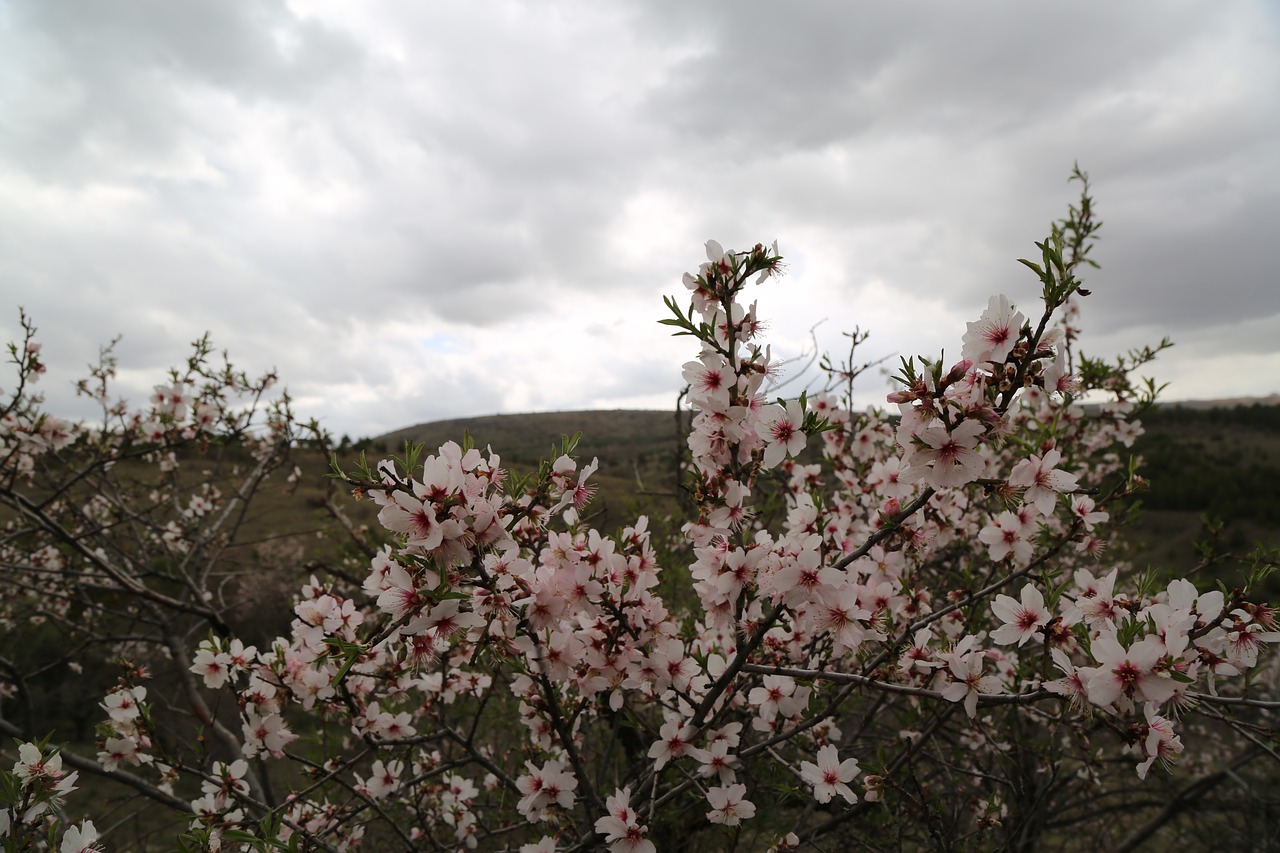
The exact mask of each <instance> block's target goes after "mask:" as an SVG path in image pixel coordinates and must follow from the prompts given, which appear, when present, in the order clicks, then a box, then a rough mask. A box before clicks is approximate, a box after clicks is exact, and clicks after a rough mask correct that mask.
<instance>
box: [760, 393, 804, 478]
mask: <svg viewBox="0 0 1280 853" xmlns="http://www.w3.org/2000/svg"><path fill="white" fill-rule="evenodd" d="M803 424H804V413H803V412H801V411H800V404H799V403H797V402H796V401H795V400H792V401H790V402H788V403H787V405H786V408H785V409H784V408H783V407H782V406H778V405H773V406H765V407H764V409H762V410H761V412H760V417H759V419H758V420H757V421H756V432H758V433H759V434H760V436H761V437H762V438H763V439H764V441H765V451H764V461H763V462H762V464H763V465H764V467H765V468H773V467H775V466H776V465H777V464H778V463H779V462H781V461H782V460H783V458H784V457H786V456H795V455H796V454H797V453H799V452H800V451H802V450H804V446H805V442H806V437H805V434H804V431H803V430H802V429H801V428H800V427H801V426H802V425H803Z"/></svg>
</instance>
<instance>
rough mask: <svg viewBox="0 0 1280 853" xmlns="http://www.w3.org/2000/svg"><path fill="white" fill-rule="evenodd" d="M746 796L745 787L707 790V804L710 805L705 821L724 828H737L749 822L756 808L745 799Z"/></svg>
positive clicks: (731, 786) (728, 786)
mask: <svg viewBox="0 0 1280 853" xmlns="http://www.w3.org/2000/svg"><path fill="white" fill-rule="evenodd" d="M746 795H747V786H746V785H727V786H725V787H722V788H708V789H707V802H708V803H710V804H711V811H709V812H707V820H709V821H711V822H712V823H722V824H724V825H725V826H737V825H738V824H740V823H742V822H743V821H744V820H750V819H751V818H752V817H754V816H755V813H756V807H755V804H753V803H752V802H751V801H750V800H747V799H746Z"/></svg>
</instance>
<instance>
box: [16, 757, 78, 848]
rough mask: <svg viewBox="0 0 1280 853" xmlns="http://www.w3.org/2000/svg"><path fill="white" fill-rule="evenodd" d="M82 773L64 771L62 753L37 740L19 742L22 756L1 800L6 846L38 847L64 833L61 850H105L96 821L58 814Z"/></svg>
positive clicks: (60, 845) (59, 845) (59, 846)
mask: <svg viewBox="0 0 1280 853" xmlns="http://www.w3.org/2000/svg"><path fill="white" fill-rule="evenodd" d="M78 775H79V773H77V772H72V773H66V772H64V771H63V769H62V756H61V755H60V754H59V753H57V752H51V751H47V750H46V749H45V748H44V747H43V746H42V745H40V744H36V743H30V742H27V743H19V744H18V760H17V761H15V762H14V764H13V767H12V769H11V770H10V771H9V774H8V777H9V779H10V780H11V781H12V784H11V785H6V788H5V791H4V801H0V842H3V843H4V845H5V849H17V850H30V849H35V847H36V845H38V844H41V843H43V842H44V841H45V840H47V839H53V838H55V837H57V836H58V835H59V834H60V835H61V842H60V843H59V844H58V847H57V849H58V853H97V851H100V850H101V848H100V847H99V846H98V844H97V840H98V830H97V829H96V828H95V827H94V825H93V821H91V820H86V821H83V822H81V823H79V824H77V825H65V824H63V823H62V821H59V820H56V819H55V817H54V816H55V815H56V814H57V813H59V812H60V811H61V810H62V808H63V804H64V802H65V800H66V797H67V795H68V794H70V793H71V792H72V791H74V790H75V789H76V784H75V783H76V777H77V776H78ZM50 823H52V825H51V826H49V824H50ZM46 827H48V828H49V829H52V832H48V831H46Z"/></svg>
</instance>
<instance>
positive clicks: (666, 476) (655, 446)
mask: <svg viewBox="0 0 1280 853" xmlns="http://www.w3.org/2000/svg"><path fill="white" fill-rule="evenodd" d="M675 418H676V416H675V413H674V412H673V411H666V412H660V411H642V410H611V411H582V412H550V413H541V414H521V415H491V416H486V417H476V418H457V419H454V420H448V421H436V422H433V423H425V424H418V425H417V426H412V427H406V428H404V429H399V430H396V431H395V432H391V433H387V434H386V435H382V436H379V437H378V438H375V439H372V440H370V441H367V442H362V443H361V445H362V446H364V447H367V448H372V450H373V451H374V452H379V453H387V452H398V451H399V449H400V448H401V447H402V446H403V443H404V441H405V440H406V439H412V440H414V441H420V442H423V443H424V444H426V445H427V447H428V448H434V447H438V446H439V445H440V444H442V443H443V442H445V441H449V440H453V441H459V442H461V440H462V436H463V433H464V431H469V432H470V434H471V437H472V439H473V440H474V442H475V444H476V445H477V446H478V447H484V446H486V445H492V446H493V448H494V449H495V450H497V451H498V452H499V453H500V454H501V455H502V461H503V464H504V465H506V466H508V467H511V468H513V469H515V470H517V471H521V472H524V471H529V470H532V469H533V467H534V466H535V465H536V464H537V460H538V459H539V458H542V457H546V456H548V455H550V454H551V452H552V448H553V447H554V448H556V449H557V452H558V448H559V446H560V441H561V436H562V435H572V434H573V433H575V432H581V433H582V440H581V443H580V444H579V446H578V451H577V456H578V458H579V459H581V460H583V461H589V460H590V459H591V458H592V457H598V458H599V459H600V465H601V467H600V471H599V473H598V474H597V475H596V477H595V482H596V483H597V485H598V486H599V487H600V496H599V500H598V501H597V504H596V506H597V508H598V510H600V511H602V512H603V516H602V517H601V518H600V519H599V520H598V521H597V522H596V523H597V526H599V527H601V528H602V529H604V530H609V529H612V528H613V527H614V526H616V525H618V524H623V523H625V522H627V521H629V520H630V517H631V515H632V514H634V513H635V512H637V511H642V512H647V513H650V514H657V513H661V512H663V511H675V507H676V504H675V499H674V494H675V489H676V479H675V469H674V464H675V454H676V452H677V451H678V450H679V449H680V448H682V447H683V441H682V440H681V439H680V438H678V433H677V423H676V419H675ZM1142 420H1143V423H1144V425H1145V426H1146V429H1147V434H1146V435H1145V436H1143V437H1142V438H1141V439H1140V440H1139V441H1138V442H1137V444H1136V445H1135V446H1134V448H1133V451H1132V452H1134V453H1136V454H1137V455H1140V456H1142V457H1143V458H1144V459H1145V464H1144V467H1143V469H1142V472H1143V474H1144V476H1146V477H1147V478H1148V480H1149V481H1150V483H1151V489H1150V491H1149V492H1147V493H1145V494H1144V495H1143V496H1142V503H1143V511H1142V512H1141V513H1140V515H1139V522H1138V524H1137V525H1136V526H1135V527H1134V528H1132V529H1131V530H1130V532H1129V534H1128V535H1127V536H1126V539H1127V540H1128V543H1129V547H1128V549H1127V550H1128V552H1129V553H1128V557H1130V558H1131V559H1132V560H1133V562H1135V563H1136V564H1137V565H1138V566H1140V567H1144V566H1147V565H1151V566H1159V567H1163V568H1167V569H1170V570H1172V571H1174V572H1185V571H1189V570H1190V569H1191V568H1192V567H1193V566H1194V565H1195V563H1196V557H1195V551H1194V548H1193V547H1192V541H1193V540H1194V539H1195V538H1197V536H1199V535H1201V533H1202V531H1203V525H1202V523H1201V520H1200V517H1201V515H1204V514H1209V515H1212V516H1215V517H1218V518H1221V519H1222V520H1224V521H1225V522H1226V526H1225V528H1224V532H1223V536H1222V540H1223V542H1224V544H1225V545H1226V546H1228V547H1229V549H1230V550H1231V551H1232V552H1233V553H1234V554H1236V555H1243V554H1244V553H1246V552H1247V551H1249V550H1250V548H1251V547H1252V546H1253V545H1254V544H1255V543H1258V544H1263V545H1267V546H1270V547H1280V488H1278V487H1277V486H1276V483H1280V395H1274V394H1273V395H1271V396H1270V397H1261V398H1241V399H1238V400H1195V401H1178V402H1173V403H1166V404H1163V405H1160V406H1157V407H1156V408H1155V409H1154V410H1152V411H1150V412H1148V413H1147V414H1146V415H1145V416H1143V418H1142ZM684 426H686V427H687V423H686V424H684Z"/></svg>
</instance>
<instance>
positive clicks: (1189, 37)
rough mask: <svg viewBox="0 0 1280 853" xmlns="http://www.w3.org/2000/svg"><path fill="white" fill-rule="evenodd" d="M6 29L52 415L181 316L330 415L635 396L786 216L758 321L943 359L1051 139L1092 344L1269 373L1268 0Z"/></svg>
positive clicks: (1205, 382)
mask: <svg viewBox="0 0 1280 853" xmlns="http://www.w3.org/2000/svg"><path fill="white" fill-rule="evenodd" d="M0 57H3V59H2V60H0V297H3V298H2V299H0V332H2V333H3V334H4V335H6V336H7V338H9V339H11V338H12V336H13V335H15V333H16V331H17V306H18V305H23V306H25V307H26V308H27V309H28V311H29V312H30V313H31V314H32V315H34V317H35V319H36V321H37V323H38V324H39V326H40V328H41V334H40V339H41V340H42V341H43V342H44V344H45V353H46V356H47V360H48V362H49V366H50V370H49V376H48V377H47V379H46V380H45V383H44V390H45V391H46V394H47V395H48V397H49V399H50V400H51V402H52V403H53V407H54V408H55V409H57V410H59V411H61V412H64V413H67V414H76V413H81V411H82V410H80V409H78V408H77V403H76V401H75V400H74V399H73V398H72V395H71V393H70V391H69V389H70V383H71V381H72V380H73V379H74V378H76V377H77V376H78V375H80V374H81V373H82V372H83V366H84V364H85V363H86V362H88V361H90V360H91V359H92V358H93V357H94V356H95V354H96V352H97V348H98V345H99V344H100V343H102V342H105V341H107V340H109V339H110V338H112V337H114V336H115V335H117V334H120V335H123V340H122V342H121V344H120V347H119V350H118V354H119V357H120V362H121V367H122V371H121V389H122V390H123V391H126V392H128V393H129V394H131V395H133V396H135V397H142V396H144V395H145V394H146V393H147V392H148V391H149V389H150V387H151V386H152V385H153V384H155V383H156V382H158V381H159V380H160V378H161V376H162V372H163V368H164V367H165V366H166V365H169V364H173V363H176V362H177V361H179V360H180V359H182V358H183V357H184V354H185V352H186V346H187V343H188V342H189V341H191V340H193V339H194V338H196V337H198V336H199V335H200V334H201V333H202V332H204V331H205V330H208V331H209V332H211V333H212V335H213V339H214V341H215V343H216V344H217V345H218V346H220V347H225V348H227V349H229V350H230V351H231V353H232V356H233V358H234V359H236V360H237V361H238V362H239V363H240V364H241V365H242V366H244V367H246V368H248V369H250V370H252V371H260V370H263V369H266V368H270V367H273V366H274V367H276V368H278V369H279V371H280V373H281V375H282V377H283V378H284V380H285V381H286V383H287V384H288V386H289V387H290V389H291V391H292V392H293V393H294V395H295V397H296V398H297V400H298V409H299V410H300V411H301V412H302V413H304V414H308V415H312V414H314V415H317V416H319V417H321V418H322V419H323V421H324V422H325V423H326V424H327V425H328V426H329V427H330V428H331V429H333V430H334V431H335V432H337V433H342V432H347V433H350V434H351V435H353V436H359V435H371V434H375V433H379V432H382V431H384V430H388V429H392V428H396V427H399V426H404V425H407V424H411V423H417V422H420V421H426V420H434V419H439V418H447V417H460V416H466V415H473V414H493V413H497V412H519V411H543V410H567V409H580V408H616V407H651V408H659V407H661V408H665V407H668V406H669V405H671V403H672V402H673V399H674V393H675V391H676V390H677V388H678V386H679V383H680V378H679V377H680V364H681V363H682V362H683V361H685V360H688V359H689V358H691V357H692V356H693V351H692V350H691V348H690V345H689V342H688V340H687V339H679V338H675V339H673V338H671V337H669V336H668V334H667V330H666V329H665V328H664V327H661V326H659V325H657V323H656V320H657V319H659V318H660V317H661V316H662V312H663V308H662V303H661V296H662V295H663V294H664V293H678V292H682V289H681V286H680V275H681V273H682V272H683V271H685V270H687V269H691V268H693V267H695V266H696V265H697V263H698V262H699V261H700V260H702V259H703V255H702V244H703V241H705V240H706V239H707V238H708V237H715V238H717V239H719V240H720V241H722V242H723V243H725V244H726V245H727V246H734V247H745V246H749V245H751V244H753V243H755V242H757V241H769V240H773V239H777V240H778V241H779V244H780V247H781V249H782V252H783V254H784V255H785V256H786V257H787V262H788V264H789V269H788V275H787V277H786V278H784V279H783V280H782V281H781V282H779V283H776V284H769V285H766V286H763V287H761V288H760V290H759V292H758V294H756V296H757V298H758V299H759V302H760V310H761V313H762V315H764V316H765V317H766V318H769V319H770V320H771V326H770V340H771V341H772V343H773V348H774V353H775V355H782V356H795V355H797V354H799V353H801V352H802V351H803V350H804V348H805V347H806V346H807V344H808V340H809V331H810V329H811V328H812V327H813V326H814V324H816V323H818V322H819V321H823V322H822V323H821V325H819V326H818V327H817V332H816V334H817V336H818V338H819V340H820V342H821V344H822V345H824V346H828V347H831V348H835V349H838V348H839V347H840V345H841V341H842V338H841V337H840V333H841V332H842V331H844V330H847V329H850V328H852V327H853V326H855V325H858V326H861V327H863V328H865V329H870V330H871V331H872V338H871V340H870V341H869V342H868V344H867V346H866V352H865V355H866V357H867V358H878V357H881V356H886V355H890V354H912V353H917V352H923V353H935V354H936V353H937V352H938V351H939V350H940V349H944V348H945V349H946V351H947V353H948V355H951V354H958V353H959V348H960V336H961V335H962V334H963V332H964V323H965V321H967V320H972V319H976V317H977V315H978V314H979V313H980V312H981V310H982V308H983V306H985V304H986V301H987V297H988V296H989V295H990V294H992V293H997V292H1003V293H1007V294H1008V295H1009V296H1010V298H1012V299H1013V300H1014V301H1015V302H1020V303H1022V304H1023V305H1024V306H1030V303H1031V302H1032V300H1033V299H1034V296H1035V292H1036V282H1035V280H1034V278H1032V277H1030V276H1029V274H1028V273H1027V272H1026V271H1025V270H1023V269H1022V268H1021V267H1020V266H1018V265H1017V264H1016V263H1015V260H1014V259H1015V258H1017V257H1019V256H1028V255H1030V253H1031V252H1033V251H1035V250H1034V247H1033V246H1032V245H1031V243H1032V241H1033V240H1036V239H1041V238H1043V237H1044V235H1045V233H1046V231H1047V226H1048V222H1049V221H1050V220H1051V219H1053V218H1055V217H1058V216H1061V215H1062V213H1063V212H1064V211H1065V205H1066V203H1067V202H1068V201H1069V200H1071V199H1072V198H1073V191H1072V188H1071V187H1070V186H1068V184H1067V183H1066V177H1067V175H1068V173H1069V171H1070V169H1071V165H1072V163H1073V161H1077V160H1078V161H1079V162H1080V164H1081V166H1082V167H1083V168H1085V169H1086V170H1088V171H1089V172H1090V174H1091V176H1092V178H1093V181H1094V186H1095V195H1096V197H1097V199H1098V205H1099V212H1100V214H1101V218H1102V219H1103V220H1104V221H1105V223H1106V225H1105V228H1104V230H1103V240H1102V242H1101V243H1100V244H1099V246H1098V248H1097V249H1096V251H1095V256H1096V257H1097V259H1098V260H1099V261H1100V262H1101V263H1102V264H1103V269H1102V271H1101V272H1099V273H1096V274H1094V275H1093V276H1092V278H1091V285H1092V289H1093V291H1094V295H1093V296H1092V297H1090V298H1089V299H1088V300H1085V302H1084V305H1083V322H1084V325H1085V327H1086V337H1085V342H1084V343H1085V347H1084V348H1085V350H1086V351H1090V352H1093V353H1096V354H1114V353H1116V352H1120V351H1123V350H1126V349H1129V348H1131V347H1134V346H1137V345H1140V344H1143V343H1153V342H1155V341H1158V340H1159V339H1160V338H1161V337H1162V336H1165V335H1168V336H1170V337H1172V338H1173V339H1174V340H1175V341H1176V342H1177V347H1176V348H1175V349H1174V350H1172V351H1170V352H1169V353H1168V354H1166V356H1165V357H1163V358H1162V359H1161V362H1160V363H1159V365H1158V366H1157V367H1155V368H1154V369H1153V371H1152V372H1153V373H1154V374H1155V375H1156V376H1157V377H1158V378H1159V379H1160V380H1161V381H1168V382H1170V383H1171V384H1170V387H1169V391H1168V397H1169V398H1170V399H1193V398H1204V397H1221V396H1234V395H1255V394H1256V395H1262V394H1269V393H1272V392H1275V391H1280V283H1278V282H1277V275H1276V273H1275V271H1274V270H1275V265H1274V262H1273V261H1272V260H1269V258H1271V255H1272V250H1273V249H1274V245H1275V242H1276V239H1277V234H1278V233H1280V153H1278V152H1280V4H1276V3H1275V2H1273V0H1254V2H1248V0H1239V2H1236V0H1226V2H1213V3H1207V2H1182V0H1152V2H1138V0H1132V2H1124V3H1117V2H1114V0H1095V1H1094V2H1083V0H1078V2H1073V3H1069V4H1068V3H1062V4H1028V3H1023V2H1003V3H996V2H966V3H957V2H954V0H947V2H910V3H845V2H827V3H820V2H796V3H777V2H732V3H730V2H698V3H695V2H676V0H668V2H600V0H590V2H588V1H587V0H584V2H538V3H513V2H462V0H455V2H426V0H424V2H390V0H387V2H361V3H351V2H348V1H347V0H296V2H295V0H184V2H174V0H97V2H92V3H84V2H73V0H0ZM10 381H11V380H8V379H0V386H2V385H9V384H10ZM885 390H886V382H885V380H884V379H883V378H882V377H880V376H868V377H867V378H866V380H865V382H864V384H863V387H862V389H861V393H862V398H861V402H863V403H867V402H873V401H876V400H882V399H883V394H884V392H885Z"/></svg>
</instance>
